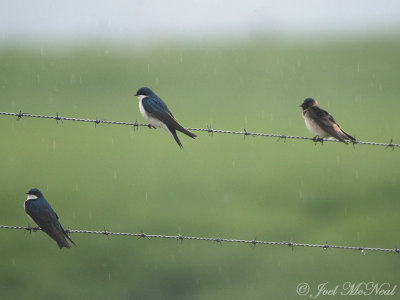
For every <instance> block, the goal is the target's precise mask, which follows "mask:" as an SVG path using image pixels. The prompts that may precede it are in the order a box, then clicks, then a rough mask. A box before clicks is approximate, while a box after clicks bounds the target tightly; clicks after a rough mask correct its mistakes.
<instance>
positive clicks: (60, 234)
mask: <svg viewBox="0 0 400 300" xmlns="http://www.w3.org/2000/svg"><path fill="white" fill-rule="evenodd" d="M26 194H27V195H28V199H27V200H26V201H25V211H26V213H27V214H28V216H29V217H30V218H31V219H32V221H34V222H35V223H36V224H37V225H39V227H40V228H41V229H42V231H44V232H45V233H47V234H48V236H50V237H51V238H52V239H53V240H55V241H56V242H57V244H58V247H60V249H61V248H62V247H66V248H71V245H70V244H69V243H68V241H67V239H68V240H69V241H70V242H71V243H72V244H74V245H75V243H74V242H73V241H72V240H71V239H70V238H69V236H68V235H67V233H66V232H65V230H64V229H63V228H62V226H61V224H60V222H59V221H58V216H57V214H56V213H55V211H54V210H53V209H52V208H51V206H50V204H49V202H47V201H46V199H45V198H44V196H43V194H42V193H41V192H40V191H39V190H38V189H37V188H33V189H30V190H29V192H27V193H26Z"/></svg>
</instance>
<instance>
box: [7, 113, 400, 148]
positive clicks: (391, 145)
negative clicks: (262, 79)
mask: <svg viewBox="0 0 400 300" xmlns="http://www.w3.org/2000/svg"><path fill="white" fill-rule="evenodd" d="M0 115H4V116H15V117H17V118H18V120H20V119H21V118H23V117H26V118H39V119H54V120H56V121H57V123H58V121H61V122H63V121H75V122H85V123H93V124H94V125H95V127H97V125H98V124H113V125H127V126H133V128H134V129H138V128H139V127H149V128H150V126H149V125H148V124H141V123H138V122H137V120H136V121H135V122H134V123H132V122H120V121H107V120H104V119H99V118H97V117H96V119H95V120H94V119H83V118H71V117H62V116H60V115H59V114H58V113H57V114H56V115H55V116H47V115H33V114H29V113H24V112H22V111H20V112H18V113H11V112H0ZM186 129H187V130H191V131H203V132H207V133H208V134H209V135H213V134H214V133H222V134H236V135H243V136H244V137H246V136H263V137H273V138H277V139H278V141H279V140H281V139H282V140H284V141H285V142H286V140H287V139H295V140H310V141H312V142H314V143H316V142H339V143H340V141H338V140H336V139H316V138H315V137H306V136H293V135H286V134H273V133H256V132H249V131H247V130H246V129H243V131H233V130H220V129H213V128H211V127H210V126H207V128H191V127H188V128H186ZM349 142H350V143H352V144H353V146H354V145H372V146H382V147H385V149H387V148H392V150H394V148H395V147H399V148H400V144H394V143H393V139H390V142H389V143H378V142H363V141H349Z"/></svg>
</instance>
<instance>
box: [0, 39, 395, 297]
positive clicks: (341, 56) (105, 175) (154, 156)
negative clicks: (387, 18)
mask: <svg viewBox="0 0 400 300" xmlns="http://www.w3.org/2000/svg"><path fill="white" fill-rule="evenodd" d="M399 53H400V43H399V42H394V41H390V40H375V41H359V42H357V41H354V42H351V43H341V44H338V43H334V42H332V43H326V44H322V43H320V44H318V43H314V44H310V45H305V44H303V45H291V44H280V43H278V42H264V43H256V42H254V43H250V44H246V45H243V44H242V45H236V46H235V45H229V46H215V47H213V46H199V47H198V48H181V47H179V46H175V47H160V48H157V49H156V48H154V49H147V50H145V49H140V50H137V49H133V48H129V49H116V48H111V49H108V48H107V47H105V46H101V47H93V48H90V47H89V48H86V49H76V50H68V51H64V52H63V51H48V50H46V49H42V50H40V49H32V50H23V49H4V48H3V49H2V50H1V51H0V104H1V105H0V111H8V112H17V111H19V110H22V111H23V112H29V113H32V114H48V115H55V114H56V112H59V113H60V114H61V115H62V116H71V117H82V118H96V117H99V118H104V119H107V120H116V121H117V120H118V121H131V122H133V121H135V120H136V119H137V120H138V121H140V122H143V120H142V118H141V116H140V113H139V109H138V100H137V99H136V97H133V94H134V93H135V92H136V90H137V89H138V88H139V87H141V86H144V85H145V86H149V87H151V88H153V90H154V91H155V92H156V93H158V95H159V96H161V97H162V98H163V99H164V100H165V101H166V102H167V104H168V106H169V108H170V109H171V111H172V112H173V113H174V115H175V116H176V118H177V119H178V120H179V121H180V122H181V123H182V124H183V125H184V126H186V127H203V128H205V127H206V126H207V125H211V126H212V127H213V128H215V129H227V130H242V129H243V128H246V130H248V131H253V132H266V133H278V134H280V133H285V134H288V135H302V136H304V135H305V136H310V137H311V136H312V135H311V134H310V133H309V132H308V131H307V130H306V127H305V125H304V121H303V119H302V117H301V109H300V108H299V107H298V105H299V104H300V103H301V101H302V100H303V99H304V98H306V97H314V98H315V99H317V100H318V101H319V103H320V105H321V106H322V107H324V108H326V109H327V110H328V111H330V112H331V113H332V114H333V115H334V116H335V118H336V120H337V121H338V123H339V124H340V125H341V126H342V127H343V128H344V129H345V130H346V131H348V132H349V133H350V134H351V135H354V136H355V137H356V138H357V139H359V140H362V141H377V142H389V140H390V138H394V142H397V143H398V142H400V136H399V132H400V118H399V113H400V101H399V95H400V85H399V82H400V57H399ZM0 138H1V156H0V166H1V172H0V182H1V191H2V192H1V193H0V201H1V204H2V205H1V206H2V208H1V210H0V224H3V225H16V226H25V225H27V224H28V223H30V225H33V224H32V222H31V221H30V220H29V219H28V218H27V216H26V215H25V212H24V210H23V202H24V201H25V196H26V195H25V194H24V193H25V192H26V191H27V190H29V189H30V188H31V187H38V188H40V189H41V190H42V191H43V193H44V195H45V196H46V198H47V199H48V201H49V202H50V203H51V204H52V206H53V208H54V209H55V211H56V212H57V213H58V215H59V217H60V221H61V223H62V224H63V226H64V227H70V228H71V229H89V230H102V229H103V228H104V227H106V229H107V230H109V231H121V232H141V231H143V232H146V233H149V234H156V233H157V234H170V235H175V234H183V235H191V236H205V237H224V238H236V239H253V238H257V239H258V240H268V241H285V240H286V241H287V240H291V239H292V240H293V241H295V242H304V243H317V244H323V243H325V242H328V243H331V244H343V245H350V246H365V247H387V248H394V247H396V246H400V236H399V233H398V230H397V227H398V220H399V216H400V202H399V195H400V168H399V166H400V156H399V150H398V149H395V151H390V150H386V151H385V150H384V148H383V147H374V146H361V145H360V146H356V147H355V148H353V147H352V146H351V145H347V146H346V145H344V144H342V143H325V144H323V145H320V144H319V145H314V144H313V143H312V142H310V141H293V140H288V141H287V142H286V143H284V142H283V141H279V142H277V141H276V139H273V138H263V137H254V138H253V137H246V139H244V138H243V136H235V135H221V134H215V135H214V136H212V137H210V136H208V134H207V133H198V138H197V139H196V140H192V139H190V138H188V137H186V136H184V135H182V134H181V135H180V138H181V141H182V143H183V145H184V149H183V150H180V149H179V147H178V146H177V145H176V143H175V142H174V141H173V139H172V138H171V137H170V136H169V135H168V134H167V133H166V132H165V131H163V130H161V129H158V130H150V129H147V128H144V127H141V128H140V129H139V130H138V131H135V132H134V131H133V129H132V128H130V127H127V126H114V125H101V124H100V125H99V126H97V128H95V127H94V126H93V125H92V124H84V123H73V122H64V123H58V124H57V123H56V122H55V121H54V120H39V119H27V118H23V119H21V120H19V121H17V120H16V118H11V117H5V116H0ZM0 237H1V242H0V254H1V259H0V298H1V299H78V298H85V299H227V298H228V297H229V298H230V299H267V298H275V299H293V298H296V296H297V294H296V286H297V285H298V284H299V283H300V282H307V283H309V284H310V286H311V290H312V292H313V293H314V294H315V292H316V290H317V285H318V284H320V283H323V282H329V284H328V286H329V287H331V288H334V287H335V285H342V284H343V283H345V282H347V281H351V282H356V283H358V282H363V281H366V282H369V281H374V282H377V283H384V282H388V283H390V285H391V286H392V287H393V286H394V285H398V284H399V280H398V279H399V266H400V261H399V257H398V256H397V257H396V255H394V254H387V253H382V252H379V253H370V252H368V253H366V255H362V254H360V252H357V251H354V252H351V251H344V250H327V251H323V250H321V249H313V248H295V249H294V250H293V251H292V249H290V247H287V248H282V247H274V246H257V247H255V248H253V247H251V246H250V245H238V244H229V245H228V244H222V246H220V245H219V244H217V243H206V242H197V241H184V242H183V243H179V242H176V241H174V240H148V239H135V238H123V237H111V238H110V239H107V238H106V237H103V236H95V235H81V234H73V235H72V236H71V237H72V239H73V240H74V241H75V243H76V244H77V245H78V246H77V247H76V248H73V249H70V250H68V249H63V250H62V251H59V250H58V248H57V245H56V243H55V242H54V241H52V240H51V239H50V238H48V237H47V236H46V235H45V234H43V233H42V232H37V233H32V234H28V233H26V234H24V232H23V231H11V230H1V231H0ZM396 292H397V294H399V293H400V291H398V290H397V291H396ZM397 296H398V295H397ZM305 298H308V297H305ZM335 298H337V299H343V297H342V296H340V295H338V296H337V297H330V298H329V299H335Z"/></svg>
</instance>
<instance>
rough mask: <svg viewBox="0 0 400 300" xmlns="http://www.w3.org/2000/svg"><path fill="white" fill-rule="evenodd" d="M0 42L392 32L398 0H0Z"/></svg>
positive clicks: (398, 28) (399, 22)
mask: <svg viewBox="0 0 400 300" xmlns="http://www.w3.org/2000/svg"><path fill="white" fill-rule="evenodd" d="M0 1H1V2H0V3H1V10H0V43H7V42H10V41H19V42H28V43H29V42H30V41H35V42H38V41H39V42H42V41H44V42H54V43H57V42H74V41H79V40H85V39H89V40H93V39H94V40H103V39H104V40H115V41H118V42H125V41H127V42H130V43H132V42H134V43H141V42H143V43H145V42H146V41H148V40H151V39H154V38H164V39H177V40H182V39H183V40H196V39H199V38H201V39H207V38H210V39H235V38H237V37H243V36H252V35H255V34H258V35H260V34H261V35H270V36H278V37H284V38H285V37H289V38H292V37H296V38H299V37H314V36H315V37H321V36H322V37H324V36H332V35H336V36H340V35H344V36H349V35H350V36H351V35H355V36H359V35H363V36H365V35H372V34H374V35H387V34H393V32H397V33H399V32H400V1H398V0H320V1H317V0H303V1H300V0H298V1H297V0H286V1H285V0H271V1H265V0H264V1H263V0H241V1H238V0H219V1H218V0H199V1H197V0H186V1H185V0H172V1H163V0H137V1H123V0H110V1H105V0H86V1H79V0H69V1H58V0H34V1H32V0H0Z"/></svg>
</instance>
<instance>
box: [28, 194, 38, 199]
mask: <svg viewBox="0 0 400 300" xmlns="http://www.w3.org/2000/svg"><path fill="white" fill-rule="evenodd" d="M37 198H39V197H38V196H35V195H28V197H27V198H26V200H36V199H37Z"/></svg>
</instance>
